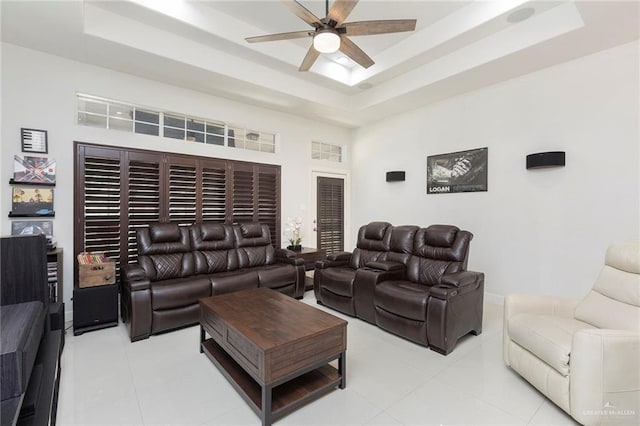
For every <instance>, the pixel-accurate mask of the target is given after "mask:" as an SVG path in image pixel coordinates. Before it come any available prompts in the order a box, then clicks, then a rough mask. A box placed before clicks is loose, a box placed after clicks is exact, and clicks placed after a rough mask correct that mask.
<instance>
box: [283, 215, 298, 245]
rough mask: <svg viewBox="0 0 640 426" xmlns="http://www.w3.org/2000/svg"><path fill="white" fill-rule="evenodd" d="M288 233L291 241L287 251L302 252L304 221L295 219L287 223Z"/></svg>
mask: <svg viewBox="0 0 640 426" xmlns="http://www.w3.org/2000/svg"><path fill="white" fill-rule="evenodd" d="M286 232H287V235H288V239H289V245H288V246H287V249H289V250H293V251H301V250H302V219H301V218H299V217H295V218H293V219H291V218H290V219H289V220H288V221H287V228H286Z"/></svg>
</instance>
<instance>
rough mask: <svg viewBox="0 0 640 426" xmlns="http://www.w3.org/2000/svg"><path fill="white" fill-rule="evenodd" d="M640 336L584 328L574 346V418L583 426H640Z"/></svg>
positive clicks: (572, 397) (576, 335) (572, 402)
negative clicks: (627, 425)
mask: <svg viewBox="0 0 640 426" xmlns="http://www.w3.org/2000/svg"><path fill="white" fill-rule="evenodd" d="M638 359H640V333H639V332H637V331H627V330H609V329H584V330H579V331H577V332H576V333H575V334H574V336H573V342H572V345H571V373H570V378H569V379H570V385H569V386H570V389H571V395H570V398H571V403H570V406H571V415H572V416H573V417H574V418H575V419H576V420H577V421H578V422H580V423H582V424H614V423H615V424H623V423H624V424H640V371H639V367H638Z"/></svg>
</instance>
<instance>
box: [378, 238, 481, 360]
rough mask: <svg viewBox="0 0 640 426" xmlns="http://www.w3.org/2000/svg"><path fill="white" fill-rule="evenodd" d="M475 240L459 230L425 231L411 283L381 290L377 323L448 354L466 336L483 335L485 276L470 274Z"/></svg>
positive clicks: (387, 284) (410, 268)
mask: <svg viewBox="0 0 640 426" xmlns="http://www.w3.org/2000/svg"><path fill="white" fill-rule="evenodd" d="M472 238H473V234H471V233H470V232H467V231H461V230H460V229H458V228H457V227H455V226H449V225H432V226H430V227H428V228H426V229H420V230H419V231H418V232H417V234H416V237H415V241H414V246H413V255H412V256H411V258H410V259H409V261H408V263H407V270H406V278H405V279H402V280H388V281H383V282H381V283H380V284H378V285H377V286H376V287H375V294H374V300H375V310H376V313H375V318H376V324H377V325H378V326H380V327H381V328H383V329H385V330H387V331H390V332H392V333H395V334H398V335H400V336H402V337H405V338H407V339H409V340H412V341H414V342H416V343H419V344H421V345H425V346H429V347H430V348H431V349H433V350H435V351H436V352H440V353H443V354H445V355H446V354H448V353H449V352H451V350H453V348H454V347H455V345H456V343H457V341H458V339H459V338H460V337H462V336H464V335H465V334H467V333H469V332H471V333H473V334H475V335H478V334H480V333H481V332H482V311H483V305H482V303H483V295H484V274H482V273H479V272H471V271H466V268H467V259H468V256H469V243H470V242H471V239H472Z"/></svg>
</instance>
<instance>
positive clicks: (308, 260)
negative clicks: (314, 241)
mask: <svg viewBox="0 0 640 426" xmlns="http://www.w3.org/2000/svg"><path fill="white" fill-rule="evenodd" d="M295 254H296V256H295V257H296V259H302V260H304V269H305V271H313V270H314V269H315V265H316V261H318V260H324V258H325V256H326V255H327V252H326V251H325V250H324V249H315V248H310V247H302V250H301V251H296V252H295ZM312 288H313V279H312V278H310V277H305V281H304V289H305V291H307V290H311V289H312Z"/></svg>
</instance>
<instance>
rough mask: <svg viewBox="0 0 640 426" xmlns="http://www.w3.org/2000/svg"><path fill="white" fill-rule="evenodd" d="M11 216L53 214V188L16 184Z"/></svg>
mask: <svg viewBox="0 0 640 426" xmlns="http://www.w3.org/2000/svg"><path fill="white" fill-rule="evenodd" d="M12 190H13V191H12V197H11V216H53V215H54V212H53V189H52V188H33V187H26V186H14V187H13V188H12Z"/></svg>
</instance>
